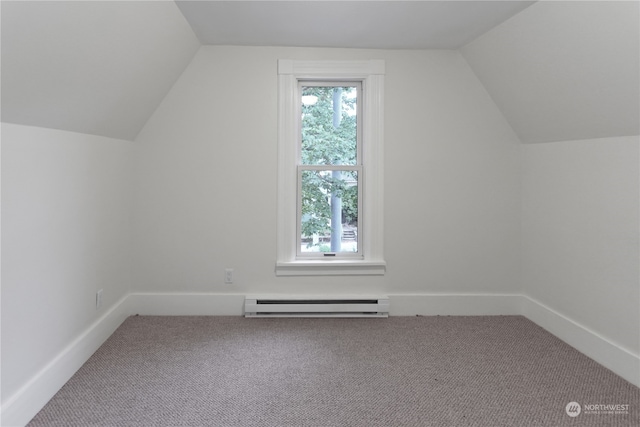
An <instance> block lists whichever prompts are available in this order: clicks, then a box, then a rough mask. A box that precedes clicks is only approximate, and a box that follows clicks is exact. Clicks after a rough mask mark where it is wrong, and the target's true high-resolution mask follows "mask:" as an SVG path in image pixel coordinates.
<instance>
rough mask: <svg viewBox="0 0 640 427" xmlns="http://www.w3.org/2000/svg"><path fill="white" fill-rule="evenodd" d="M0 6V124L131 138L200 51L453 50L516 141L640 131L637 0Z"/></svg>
mask: <svg viewBox="0 0 640 427" xmlns="http://www.w3.org/2000/svg"><path fill="white" fill-rule="evenodd" d="M0 8H1V9H0V11H1V37H2V42H1V43H2V46H1V47H2V51H1V54H2V57H1V59H2V61H1V66H2V70H1V71H2V74H1V77H2V82H1V84H2V88H1V89H2V90H1V96H2V100H1V104H2V105H1V118H2V121H3V122H10V123H18V124H24V125H31V126H39V127H48V128H54V129H63V130H69V131H75V132H82V133H88V134H95V135H102V136H107V137H113V138H121V139H127V140H133V139H135V137H136V135H137V134H138V133H139V131H140V130H141V129H142V127H143V126H144V124H145V123H146V121H147V120H148V118H149V117H150V116H151V115H152V114H153V112H154V111H155V109H156V108H157V106H158V105H159V104H160V102H161V101H162V99H163V98H164V96H166V94H167V93H168V91H169V89H170V88H171V86H172V85H173V83H174V82H175V81H176V79H177V78H178V77H179V75H180V74H181V73H182V71H183V70H184V69H185V68H186V66H187V65H188V63H189V62H190V60H191V58H192V57H193V55H194V54H195V52H196V51H197V49H198V48H199V46H200V44H201V43H204V44H231V45H285V46H287V45H288V46H326V47H346V48H350V47H358V48H405V49H407V48H411V49H416V48H453V49H457V48H460V49H461V52H462V54H463V55H464V57H465V58H466V59H467V61H468V62H469V64H470V65H471V67H472V68H473V70H474V71H475V73H476V74H477V75H478V77H479V78H480V80H481V81H482V82H483V84H484V85H485V87H486V88H487V90H488V92H489V93H490V95H491V96H492V97H493V99H494V100H495V102H496V104H497V105H498V106H499V107H500V108H501V110H502V112H503V113H504V115H505V117H506V118H507V120H508V121H509V123H510V124H511V126H512V127H513V128H514V130H515V131H516V132H517V134H518V135H519V136H520V138H521V140H522V141H523V142H545V141H559V140H572V139H591V138H598V137H610V136H625V135H638V134H639V133H640V130H639V127H640V123H639V121H640V119H639V117H640V106H639V104H640V102H639V93H640V84H639V75H640V70H639V67H640V65H639V64H640V59H639V51H640V47H639V40H640V34H639V28H638V26H639V21H640V20H639V19H638V18H639V11H638V2H636V1H633V2H616V1H599V2H592V1H569V2H556V1H540V2H530V1H525V2H523V1H495V2H494V1H470V2H466V1H448V0H447V1H424V2H405V1H384V2H378V1H367V2H351V1H343V2H327V1H317V2H307V1H288V2H272V1H252V2H245V1H225V2H220V1H179V2H177V4H176V3H175V2H172V1H4V0H3V1H1V2H0ZM491 28H493V29H491ZM487 31H488V32H487ZM483 33H484V34H483ZM196 34H197V36H196ZM465 44H466V45H465ZM463 45H464V46H463Z"/></svg>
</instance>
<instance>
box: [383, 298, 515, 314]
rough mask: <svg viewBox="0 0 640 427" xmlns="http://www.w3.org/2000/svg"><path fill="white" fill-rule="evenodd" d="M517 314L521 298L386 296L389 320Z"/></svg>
mask: <svg viewBox="0 0 640 427" xmlns="http://www.w3.org/2000/svg"><path fill="white" fill-rule="evenodd" d="M521 311H522V310H521V297H520V295H515V294H398V295H393V294H392V295H389V315H391V316H416V315H422V316H492V315H495V316H500V315H504V316H506V315H519V314H521Z"/></svg>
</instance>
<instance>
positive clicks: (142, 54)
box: [0, 1, 200, 140]
mask: <svg viewBox="0 0 640 427" xmlns="http://www.w3.org/2000/svg"><path fill="white" fill-rule="evenodd" d="M0 7H1V14H2V110H1V111H2V121H3V122H10V123H17V124H23V125H30V126H39V127H48V128H53V129H63V130H69V131H74V132H81V133H87V134H94V135H102V136H107V137H112V138H120V139H127V140H133V139H134V138H135V137H136V135H137V134H138V132H139V131H140V129H141V128H142V127H143V126H144V124H145V123H146V121H147V119H148V118H149V117H150V115H151V114H152V113H153V111H155V109H156V108H157V106H158V105H159V104H160V102H161V101H162V99H163V98H164V96H165V95H166V94H167V92H168V91H169V89H170V88H171V86H172V85H173V83H174V82H175V81H176V80H177V78H178V77H179V76H180V74H181V73H182V71H183V70H184V68H185V67H186V66H187V64H188V63H189V61H190V60H191V59H192V57H193V55H194V54H195V52H196V51H197V49H198V48H199V47H200V43H199V41H198V40H197V38H196V37H195V35H194V34H193V31H192V30H191V28H190V26H189V24H188V23H187V22H186V20H185V19H184V17H183V16H182V14H181V13H180V11H179V10H178V8H177V6H176V4H175V3H173V2H169V1H153V2H135V1H42V2H30V1H16V2H13V1H2V3H1V5H0Z"/></svg>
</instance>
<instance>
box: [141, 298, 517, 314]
mask: <svg viewBox="0 0 640 427" xmlns="http://www.w3.org/2000/svg"><path fill="white" fill-rule="evenodd" d="M129 298H130V307H131V310H132V314H140V315H147V316H241V315H243V314H244V311H243V310H244V299H245V294H208V293H184V294H181V293H132V294H130V295H129ZM389 301H390V312H389V314H390V315H392V316H415V315H424V316H435V315H442V316H445V315H450V316H482V315H518V314H520V313H521V306H520V303H521V297H520V295H513V294H398V295H389Z"/></svg>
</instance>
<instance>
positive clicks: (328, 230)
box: [299, 84, 361, 253]
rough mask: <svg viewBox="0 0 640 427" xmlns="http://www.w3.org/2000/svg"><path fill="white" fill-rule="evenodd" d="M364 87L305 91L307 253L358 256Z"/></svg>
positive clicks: (303, 153)
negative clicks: (359, 102)
mask: <svg viewBox="0 0 640 427" xmlns="http://www.w3.org/2000/svg"><path fill="white" fill-rule="evenodd" d="M357 94H358V85H357V84H354V85H353V86H351V85H349V86H336V85H326V84H325V85H321V84H318V85H308V86H302V99H301V102H302V118H301V120H302V121H301V124H302V125H301V132H302V135H301V144H302V145H301V159H300V161H301V166H300V169H299V171H300V174H299V180H300V187H301V193H300V197H301V200H299V203H300V213H301V218H300V221H301V223H300V233H301V237H300V239H301V241H300V244H301V251H302V252H336V253H337V252H358V176H359V172H360V170H361V169H360V165H359V163H360V159H359V158H358V156H359V153H358V151H359V150H358V124H357V116H358V115H357V98H358V96H357Z"/></svg>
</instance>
